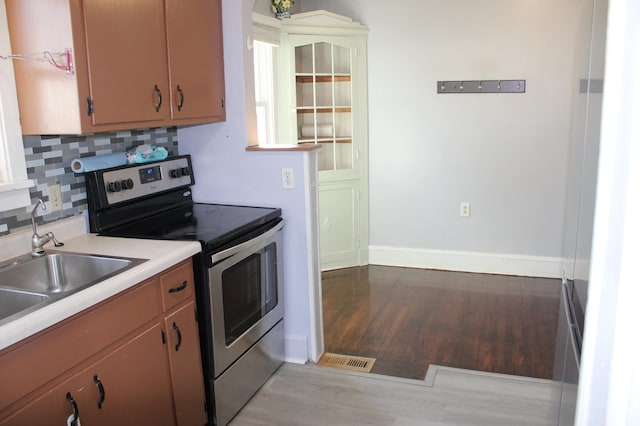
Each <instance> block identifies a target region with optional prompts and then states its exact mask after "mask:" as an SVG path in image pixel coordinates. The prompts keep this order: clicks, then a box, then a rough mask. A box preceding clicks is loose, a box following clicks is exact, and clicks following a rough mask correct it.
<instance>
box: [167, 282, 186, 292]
mask: <svg viewBox="0 0 640 426" xmlns="http://www.w3.org/2000/svg"><path fill="white" fill-rule="evenodd" d="M185 288H187V282H186V281H183V282H182V284H180V285H179V286H178V287H173V288H170V289H169V293H177V292H179V291H182V290H184V289H185Z"/></svg>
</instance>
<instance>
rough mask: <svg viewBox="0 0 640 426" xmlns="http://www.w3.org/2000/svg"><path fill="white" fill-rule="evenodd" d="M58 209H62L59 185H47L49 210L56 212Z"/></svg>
mask: <svg viewBox="0 0 640 426" xmlns="http://www.w3.org/2000/svg"><path fill="white" fill-rule="evenodd" d="M60 210H62V193H61V192H60V185H49V211H51V212H57V211H60Z"/></svg>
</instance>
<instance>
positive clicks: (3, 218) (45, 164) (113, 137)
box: [0, 127, 179, 236]
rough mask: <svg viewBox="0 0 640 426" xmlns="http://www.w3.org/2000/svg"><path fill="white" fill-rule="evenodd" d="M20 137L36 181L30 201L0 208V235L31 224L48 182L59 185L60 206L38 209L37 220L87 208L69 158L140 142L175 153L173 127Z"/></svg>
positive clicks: (82, 186) (81, 184) (45, 197)
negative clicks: (37, 203)
mask: <svg viewBox="0 0 640 426" xmlns="http://www.w3.org/2000/svg"><path fill="white" fill-rule="evenodd" d="M23 140H24V154H25V160H26V163H27V175H28V177H29V179H32V180H33V181H35V183H36V184H35V186H34V187H32V188H31V189H30V190H29V192H30V196H31V201H32V203H31V206H29V207H26V208H22V209H16V210H10V211H6V212H0V236H2V235H7V234H9V233H11V232H12V231H17V230H18V229H22V228H24V227H27V226H29V227H30V226H31V210H32V209H33V206H35V203H36V202H37V199H38V198H42V200H43V201H45V202H46V203H47V206H48V201H49V185H55V184H59V185H60V189H61V192H62V203H63V204H62V206H63V208H62V210H61V211H57V212H53V213H48V211H42V210H38V217H37V223H38V224H42V223H48V222H54V221H57V220H60V219H63V218H66V217H70V216H77V215H80V214H82V213H83V212H84V211H85V210H86V209H87V199H86V198H87V193H86V190H85V183H84V175H83V174H76V173H73V172H72V171H71V161H72V160H74V159H76V158H84V157H91V156H94V155H104V154H111V153H114V152H123V151H126V150H128V149H130V148H133V147H136V146H138V145H143V144H150V145H156V146H162V147H164V148H166V149H167V151H168V152H169V155H170V156H171V155H178V154H179V147H178V132H177V129H176V128H175V127H167V128H165V127H159V128H155V129H144V130H130V131H122V132H113V133H100V134H95V135H81V136H24V137H23Z"/></svg>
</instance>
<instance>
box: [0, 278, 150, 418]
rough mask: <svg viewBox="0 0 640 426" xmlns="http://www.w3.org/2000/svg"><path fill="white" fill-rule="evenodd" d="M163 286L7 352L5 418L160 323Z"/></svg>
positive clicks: (1, 360) (136, 292)
mask: <svg viewBox="0 0 640 426" xmlns="http://www.w3.org/2000/svg"><path fill="white" fill-rule="evenodd" d="M157 284H158V282H157V279H154V280H150V281H146V282H144V283H142V284H140V285H139V286H137V287H135V288H134V289H132V290H129V291H126V292H124V293H123V294H122V295H119V296H116V297H115V298H112V299H109V300H107V301H106V302H103V303H100V304H98V305H96V306H95V307H93V308H91V309H89V310H87V311H84V312H82V313H80V314H78V315H74V316H73V317H71V318H69V319H67V320H65V321H62V322H61V323H59V324H57V325H55V326H52V327H50V328H48V329H46V330H44V331H42V332H40V333H38V334H36V335H35V336H33V337H31V338H29V339H27V340H25V341H24V342H22V343H18V344H16V345H14V346H12V347H10V348H8V349H6V350H5V351H3V352H1V353H0V377H2V382H3V383H11V386H0V417H2V411H3V410H4V409H5V408H7V407H8V406H9V405H11V404H12V403H13V402H15V401H17V400H18V399H20V398H22V397H24V396H25V395H27V394H29V393H30V392H32V391H34V390H37V389H39V388H40V387H41V386H43V385H44V384H45V383H47V382H49V381H51V380H53V379H55V378H56V377H58V376H60V375H61V374H64V373H65V372H66V371H68V370H69V369H71V368H72V367H74V366H76V365H77V364H79V363H81V362H82V361H84V360H86V359H87V358H89V357H91V356H92V355H94V354H96V353H97V352H98V351H100V350H102V349H104V348H106V347H107V346H109V345H111V344H112V343H114V342H116V341H117V340H119V339H121V338H122V337H123V336H125V335H126V334H128V333H130V332H132V331H133V330H135V329H136V328H138V327H140V326H142V325H143V324H145V323H147V322H149V321H151V320H154V319H156V318H157V315H158V314H159V306H158V301H157V290H156V287H157ZM25 366H28V367H26V368H25Z"/></svg>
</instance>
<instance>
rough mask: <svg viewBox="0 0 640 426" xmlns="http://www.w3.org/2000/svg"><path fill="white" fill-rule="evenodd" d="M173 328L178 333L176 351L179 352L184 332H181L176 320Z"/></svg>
mask: <svg viewBox="0 0 640 426" xmlns="http://www.w3.org/2000/svg"><path fill="white" fill-rule="evenodd" d="M173 329H174V330H175V331H176V334H177V335H178V343H176V352H178V349H180V345H182V333H181V332H180V329H179V328H178V326H177V325H176V323H175V322H174V323H173Z"/></svg>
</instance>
